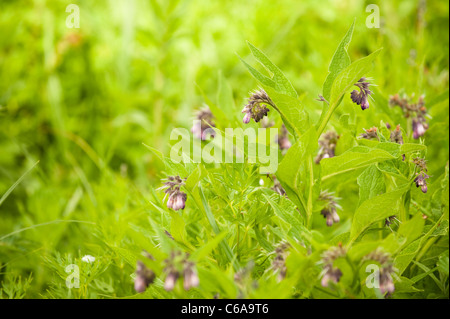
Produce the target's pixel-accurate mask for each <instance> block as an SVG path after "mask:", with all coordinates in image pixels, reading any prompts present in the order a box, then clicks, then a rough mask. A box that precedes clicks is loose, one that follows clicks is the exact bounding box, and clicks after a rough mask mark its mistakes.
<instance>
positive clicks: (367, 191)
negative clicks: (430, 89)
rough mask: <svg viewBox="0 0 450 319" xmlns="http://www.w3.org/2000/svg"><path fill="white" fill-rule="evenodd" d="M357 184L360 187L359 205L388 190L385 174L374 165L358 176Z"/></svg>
mask: <svg viewBox="0 0 450 319" xmlns="http://www.w3.org/2000/svg"><path fill="white" fill-rule="evenodd" d="M357 183H358V185H359V205H361V203H363V202H365V201H366V200H368V199H371V198H373V197H375V196H378V195H380V194H382V193H384V191H385V190H386V185H385V183H384V177H383V173H381V172H380V171H379V170H378V169H377V167H376V166H375V165H373V164H372V165H370V166H369V167H367V168H366V169H365V170H364V172H362V174H361V175H359V176H358V178H357Z"/></svg>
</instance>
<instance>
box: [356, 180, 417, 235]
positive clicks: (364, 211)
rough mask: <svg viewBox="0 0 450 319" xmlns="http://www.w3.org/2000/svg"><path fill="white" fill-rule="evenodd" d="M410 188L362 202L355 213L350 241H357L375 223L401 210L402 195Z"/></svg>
mask: <svg viewBox="0 0 450 319" xmlns="http://www.w3.org/2000/svg"><path fill="white" fill-rule="evenodd" d="M408 189H409V185H407V186H404V187H401V188H399V189H397V190H395V191H392V192H388V193H384V194H382V195H378V196H375V197H372V198H371V199H369V200H366V201H365V202H364V203H362V204H361V206H359V207H358V209H357V210H356V212H355V214H354V215H353V221H352V227H351V230H350V242H353V241H355V240H356V239H357V238H358V236H359V235H361V233H362V232H363V231H364V230H365V229H366V228H367V227H369V226H370V225H372V224H373V223H375V222H377V221H379V220H383V219H385V218H387V217H389V216H392V215H395V214H396V212H397V211H398V210H399V204H400V203H401V199H402V196H403V194H404V193H405V192H406V191H407V190H408Z"/></svg>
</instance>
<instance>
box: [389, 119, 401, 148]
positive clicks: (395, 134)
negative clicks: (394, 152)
mask: <svg viewBox="0 0 450 319" xmlns="http://www.w3.org/2000/svg"><path fill="white" fill-rule="evenodd" d="M390 138H391V142H394V143H397V144H403V136H402V131H401V130H400V124H399V125H397V127H396V128H395V130H393V131H392V132H391V136H390Z"/></svg>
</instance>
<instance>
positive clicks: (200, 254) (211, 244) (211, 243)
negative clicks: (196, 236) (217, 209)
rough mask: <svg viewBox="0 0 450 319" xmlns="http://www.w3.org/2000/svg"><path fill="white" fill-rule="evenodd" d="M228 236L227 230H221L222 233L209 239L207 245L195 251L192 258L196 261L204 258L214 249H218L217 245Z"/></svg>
mask: <svg viewBox="0 0 450 319" xmlns="http://www.w3.org/2000/svg"><path fill="white" fill-rule="evenodd" d="M226 236H227V232H221V233H220V234H218V235H216V236H215V237H214V238H212V239H210V240H208V241H207V242H206V243H205V245H203V246H202V247H200V248H199V249H197V250H196V251H195V252H193V253H192V255H191V257H190V258H191V259H192V260H194V261H200V260H203V259H204V258H205V257H206V256H208V255H209V254H210V253H211V252H212V251H213V250H214V249H216V247H217V246H218V245H219V244H220V243H221V242H222V240H224V238H225V237H226Z"/></svg>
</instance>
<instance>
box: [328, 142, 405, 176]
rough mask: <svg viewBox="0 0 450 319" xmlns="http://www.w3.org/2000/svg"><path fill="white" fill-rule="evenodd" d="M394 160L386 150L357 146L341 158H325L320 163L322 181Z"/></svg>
mask: <svg viewBox="0 0 450 319" xmlns="http://www.w3.org/2000/svg"><path fill="white" fill-rule="evenodd" d="M394 158H396V157H395V156H393V155H392V154H391V153H389V152H387V151H385V150H381V149H378V148H369V147H367V146H355V147H353V148H351V149H349V150H348V151H347V152H345V153H343V154H341V155H339V156H335V157H332V158H324V159H322V160H321V161H320V165H321V166H322V180H325V179H327V178H331V177H334V176H336V175H339V174H342V173H346V172H349V171H353V170H355V169H358V168H363V167H366V166H369V165H371V164H373V163H378V162H382V161H386V160H390V159H394Z"/></svg>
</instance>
